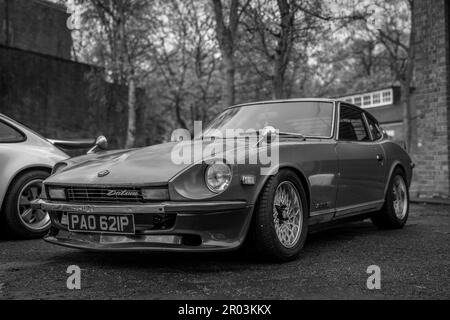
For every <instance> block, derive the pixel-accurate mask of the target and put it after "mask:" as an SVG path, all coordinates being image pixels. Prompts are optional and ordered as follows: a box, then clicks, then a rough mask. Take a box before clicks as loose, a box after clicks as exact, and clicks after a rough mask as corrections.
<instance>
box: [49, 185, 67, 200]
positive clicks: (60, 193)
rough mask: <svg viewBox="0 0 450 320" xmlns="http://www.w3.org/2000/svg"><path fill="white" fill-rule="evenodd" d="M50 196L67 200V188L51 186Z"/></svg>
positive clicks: (52, 198)
mask: <svg viewBox="0 0 450 320" xmlns="http://www.w3.org/2000/svg"><path fill="white" fill-rule="evenodd" d="M48 196H49V197H50V200H66V190H64V188H57V187H49V188H48Z"/></svg>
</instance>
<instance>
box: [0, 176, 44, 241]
mask: <svg viewBox="0 0 450 320" xmlns="http://www.w3.org/2000/svg"><path fill="white" fill-rule="evenodd" d="M48 176H49V173H48V172H46V171H41V170H35V171H29V172H26V173H24V174H22V175H20V176H18V177H17V178H15V179H14V181H13V182H12V183H11V186H10V187H9V190H8V192H7V194H6V197H5V200H4V204H3V210H2V211H3V212H2V216H1V218H2V220H3V221H2V225H3V226H4V227H6V231H7V233H8V234H9V235H11V236H13V237H15V238H21V239H34V238H40V237H43V236H44V235H45V234H46V233H47V231H48V229H49V227H50V217H49V215H48V213H47V212H45V211H43V210H40V209H33V208H31V201H33V200H36V199H38V198H39V196H40V194H41V189H42V182H43V181H44V180H45V179H47V178H48Z"/></svg>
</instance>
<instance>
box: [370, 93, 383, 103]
mask: <svg viewBox="0 0 450 320" xmlns="http://www.w3.org/2000/svg"><path fill="white" fill-rule="evenodd" d="M372 102H373V104H374V105H378V104H380V103H381V93H379V92H378V93H374V94H373V97H372Z"/></svg>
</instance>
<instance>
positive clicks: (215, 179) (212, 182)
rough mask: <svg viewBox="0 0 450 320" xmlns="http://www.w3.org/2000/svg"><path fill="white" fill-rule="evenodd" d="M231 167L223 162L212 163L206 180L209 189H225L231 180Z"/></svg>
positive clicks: (219, 190) (214, 190) (213, 190)
mask: <svg viewBox="0 0 450 320" xmlns="http://www.w3.org/2000/svg"><path fill="white" fill-rule="evenodd" d="M231 177H232V173H231V168H230V166H228V165H227V164H225V163H223V162H216V163H213V164H210V165H209V166H208V168H207V169H206V174H205V180H206V185H207V186H208V189H209V190H211V191H212V192H216V193H219V192H222V191H225V190H226V189H227V188H228V186H229V185H230V182H231Z"/></svg>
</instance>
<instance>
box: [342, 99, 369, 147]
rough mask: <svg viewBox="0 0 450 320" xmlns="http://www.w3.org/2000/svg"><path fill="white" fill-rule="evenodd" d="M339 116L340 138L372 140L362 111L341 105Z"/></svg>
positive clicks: (343, 139) (346, 139)
mask: <svg viewBox="0 0 450 320" xmlns="http://www.w3.org/2000/svg"><path fill="white" fill-rule="evenodd" d="M339 116H340V117H339V140H342V141H370V135H369V132H368V131H367V128H366V124H365V121H364V117H363V113H362V112H361V111H358V110H356V109H354V108H350V107H347V106H345V105H341V108H340V115H339Z"/></svg>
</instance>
